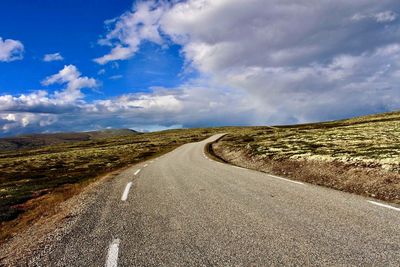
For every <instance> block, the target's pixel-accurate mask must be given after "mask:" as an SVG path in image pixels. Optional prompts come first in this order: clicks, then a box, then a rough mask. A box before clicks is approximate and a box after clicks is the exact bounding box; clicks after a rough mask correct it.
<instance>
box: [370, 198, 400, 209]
mask: <svg viewBox="0 0 400 267" xmlns="http://www.w3.org/2000/svg"><path fill="white" fill-rule="evenodd" d="M367 201H368V202H369V203H371V204H374V205H377V206H381V207H385V208H388V209H392V210H397V211H400V209H399V208H396V207H393V206H390V205H386V204H382V203H379V202H375V201H372V200H367Z"/></svg>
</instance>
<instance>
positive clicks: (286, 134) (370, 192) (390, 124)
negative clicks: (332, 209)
mask: <svg viewBox="0 0 400 267" xmlns="http://www.w3.org/2000/svg"><path fill="white" fill-rule="evenodd" d="M212 150H213V152H214V153H215V154H216V155H217V156H218V157H220V158H222V159H223V160H225V161H227V162H230V163H232V164H235V165H238V166H242V167H247V168H252V169H256V170H260V171H264V172H267V173H271V174H275V175H281V176H285V177H289V178H292V179H295V180H300V181H305V182H309V183H313V184H317V185H324V186H328V187H331V188H335V189H338V190H343V191H347V192H351V193H357V194H361V195H365V196H370V197H375V198H378V199H381V200H386V201H391V202H394V203H397V204H400V112H391V113H383V114H376V115H370V116H363V117H356V118H352V119H348V120H340V121H331V122H323V123H312V124H303V125H290V126H278V127H249V128H241V129H240V130H235V131H232V132H230V133H229V134H227V135H226V136H224V137H223V138H222V139H220V140H219V141H218V142H216V143H214V144H213V145H212Z"/></svg>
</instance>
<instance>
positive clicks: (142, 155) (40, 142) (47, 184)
mask: <svg viewBox="0 0 400 267" xmlns="http://www.w3.org/2000/svg"><path fill="white" fill-rule="evenodd" d="M217 131H218V129H217V128H213V129H188V130H185V129H184V130H169V131H162V132H154V133H141V134H139V133H137V132H134V131H131V132H130V131H129V130H117V131H116V132H92V133H90V134H88V133H76V134H75V133H70V134H52V135H32V136H23V137H17V138H6V139H2V140H1V142H0V144H2V145H3V147H2V149H1V150H0V226H1V234H0V241H1V240H3V241H4V240H5V239H7V238H9V237H11V236H12V234H13V233H15V232H17V231H20V230H21V229H23V228H24V227H26V226H28V225H30V224H32V223H33V222H35V221H36V220H37V219H38V218H40V217H41V216H44V215H49V214H51V213H52V212H54V209H55V207H56V205H57V203H60V202H62V201H64V200H66V199H68V198H70V197H71V196H73V195H75V194H77V193H79V192H80V191H81V190H82V188H83V187H84V186H85V185H87V184H89V183H90V182H91V181H94V180H96V179H97V178H98V177H100V176H102V175H104V174H107V173H110V172H112V171H115V170H118V169H120V168H122V167H126V166H129V165H131V164H135V163H138V162H140V161H143V160H146V159H149V158H151V157H155V156H158V155H160V154H163V153H166V152H168V151H170V150H172V149H174V148H176V147H177V146H179V145H182V144H184V143H188V142H195V141H200V140H202V139H204V138H207V137H208V136H211V135H212V134H214V133H215V132H217ZM49 142H50V145H49ZM16 147H18V149H16Z"/></svg>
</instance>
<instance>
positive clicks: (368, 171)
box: [211, 142, 400, 204]
mask: <svg viewBox="0 0 400 267" xmlns="http://www.w3.org/2000/svg"><path fill="white" fill-rule="evenodd" d="M211 151H212V152H213V153H215V155H216V156H217V157H220V158H221V159H223V160H224V161H226V162H229V163H231V164H233V165H237V166H240V167H245V168H249V169H254V170H258V171H262V172H266V173H270V174H275V175H280V176H284V177H288V178H291V179H293V180H298V181H304V182H307V183H311V184H316V185H322V186H327V187H330V188H333V189H337V190H341V191H346V192H349V193H355V194H359V195H364V196H368V197H374V198H377V199H381V200H385V201H390V202H393V203H396V204H400V174H399V173H394V172H389V171H386V170H384V169H382V168H379V167H377V166H374V165H371V166H368V165H367V164H358V165H357V164H345V163H343V162H340V161H332V162H326V161H317V160H304V159H302V160H293V159H285V158H280V159H273V158H265V157H263V156H261V155H254V154H252V153H251V152H250V151H249V150H248V149H246V148H244V147H241V148H240V147H236V148H234V147H231V146H227V145H226V144H224V143H223V142H216V143H213V144H212V150H211Z"/></svg>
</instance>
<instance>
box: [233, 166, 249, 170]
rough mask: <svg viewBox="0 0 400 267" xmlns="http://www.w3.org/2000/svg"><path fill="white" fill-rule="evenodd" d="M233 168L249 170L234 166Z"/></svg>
mask: <svg viewBox="0 0 400 267" xmlns="http://www.w3.org/2000/svg"><path fill="white" fill-rule="evenodd" d="M232 167H233V168H236V169H241V170H247V169H246V168H243V167H239V166H232Z"/></svg>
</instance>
